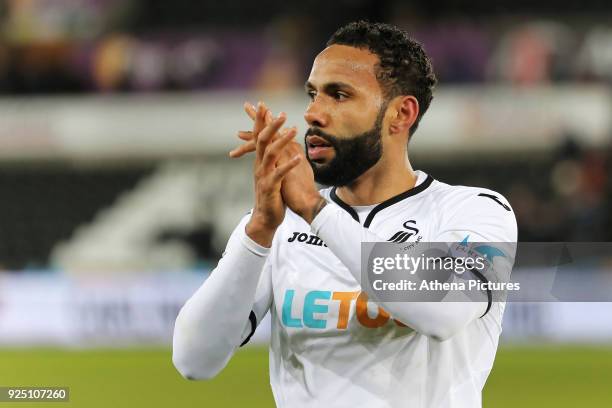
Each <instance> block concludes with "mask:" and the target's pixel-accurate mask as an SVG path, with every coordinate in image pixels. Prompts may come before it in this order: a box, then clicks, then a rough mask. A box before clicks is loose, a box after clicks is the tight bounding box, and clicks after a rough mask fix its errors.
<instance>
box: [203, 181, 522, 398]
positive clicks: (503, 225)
mask: <svg viewBox="0 0 612 408" xmlns="http://www.w3.org/2000/svg"><path fill="white" fill-rule="evenodd" d="M417 175H418V180H417V185H416V186H415V187H414V188H412V189H410V190H408V191H407V192H405V193H403V194H400V195H398V196H396V197H393V198H391V199H389V200H387V201H385V202H383V203H380V204H378V205H375V206H367V207H356V208H352V207H350V206H348V205H347V204H345V203H343V202H342V201H341V200H340V199H339V198H338V197H337V195H336V194H335V189H334V188H329V189H325V190H322V191H321V194H322V195H323V196H324V197H325V198H326V199H327V200H328V202H329V203H328V205H327V206H326V207H324V208H323V210H322V211H321V213H320V214H319V215H318V216H317V217H316V218H315V220H314V221H313V223H312V225H309V224H308V223H306V222H305V221H304V220H303V219H302V218H301V217H299V216H298V215H296V214H295V213H293V212H292V211H290V210H288V211H287V213H286V217H285V219H284V221H283V223H282V225H281V226H280V227H279V228H278V230H277V231H276V234H275V236H274V240H273V243H272V247H271V249H270V251H269V253H268V255H267V258H266V260H265V264H264V266H263V272H262V274H261V276H260V278H259V283H258V285H257V288H256V292H255V297H254V301H253V308H252V313H251V316H250V323H249V324H247V327H246V329H244V332H243V335H242V338H241V339H240V342H241V343H244V341H245V340H248V338H249V337H250V334H252V331H253V330H254V328H255V327H256V325H257V324H258V322H260V321H261V320H262V319H263V317H264V315H265V314H266V313H267V312H268V311H269V312H270V313H271V317H272V337H271V343H270V382H271V385H272V391H273V393H274V398H275V401H276V404H277V406H279V407H290V408H298V407H351V408H354V407H368V408H376V407H420V408H434V407H443V408H458V407H470V408H472V407H480V406H481V395H482V389H483V387H484V384H485V381H486V379H487V377H488V375H489V373H490V371H491V368H492V366H493V361H494V357H495V352H496V349H497V345H498V339H499V335H500V333H501V322H502V314H503V309H504V304H503V303H495V302H494V303H492V304H491V303H489V304H486V305H484V306H482V308H481V309H476V311H470V313H471V316H472V317H468V318H467V319H466V320H465V322H462V323H459V324H460V325H459V326H457V327H455V328H453V330H452V331H451V332H449V333H450V334H449V335H441V336H432V335H431V333H433V332H435V320H436V319H435V318H431V319H429V317H428V316H427V309H419V307H420V304H419V303H412V304H411V303H409V302H401V303H402V305H401V307H403V308H404V309H397V310H398V311H394V310H393V309H392V307H391V305H389V306H390V307H391V308H387V305H386V304H385V305H384V306H385V307H384V308H383V307H380V306H379V305H376V304H374V303H373V302H371V301H370V302H369V301H368V299H367V295H366V294H365V292H364V291H363V290H362V288H361V287H360V284H359V283H358V282H359V281H358V279H357V276H356V275H358V273H359V272H356V270H358V269H360V262H361V259H360V253H359V248H360V246H359V244H360V242H361V241H365V240H377V241H395V242H418V241H422V242H459V241H462V240H464V239H465V238H466V237H469V240H470V241H480V242H516V239H517V227H516V220H515V217H514V213H513V212H512V210H511V208H510V206H509V205H508V203H507V201H506V199H505V198H503V197H502V196H501V195H500V194H498V193H496V192H493V191H490V190H486V189H482V188H473V187H464V186H450V185H448V184H445V183H441V182H439V181H436V180H434V179H433V178H432V177H431V176H428V175H426V174H425V173H423V172H417ZM248 218H249V217H246V218H245V219H244V220H243V221H242V222H241V223H240V225H239V227H238V228H237V230H244V225H245V223H246V221H248ZM507 258H508V260H509V262H510V263H512V262H513V259H514V253H512V254H507ZM213 274H214V273H213ZM245 276H246V275H245ZM437 306H442V307H452V308H454V310H455V311H457V310H461V309H460V308H461V307H465V308H468V307H471V308H472V309H473V308H474V307H477V306H476V305H473V304H471V305H463V304H448V303H446V304H444V305H441V304H440V305H437ZM398 307H399V306H398ZM419 310H425V311H424V312H419ZM466 310H467V309H466ZM411 313H412V315H411ZM458 313H459V317H461V312H458ZM466 313H467V312H466ZM474 313H475V314H474ZM483 314H484V316H482V317H481V315H483ZM399 315H402V316H401V318H399ZM404 315H405V316H404ZM419 319H420V320H419ZM430 321H431V322H432V323H431V325H432V326H434V328H433V329H431V330H430V329H429V328H427V324H428V323H429V322H430ZM440 337H442V338H440ZM228 359H229V357H228Z"/></svg>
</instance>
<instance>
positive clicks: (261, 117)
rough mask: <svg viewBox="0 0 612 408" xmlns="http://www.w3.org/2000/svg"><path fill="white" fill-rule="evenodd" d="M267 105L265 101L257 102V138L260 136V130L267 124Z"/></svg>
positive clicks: (255, 132)
mask: <svg viewBox="0 0 612 408" xmlns="http://www.w3.org/2000/svg"><path fill="white" fill-rule="evenodd" d="M267 109H268V108H266V105H264V103H263V102H258V103H257V114H256V115H255V124H254V125H253V136H254V137H255V140H257V138H258V137H259V132H261V131H262V129H263V128H264V127H265V126H266V124H265V118H266V111H267Z"/></svg>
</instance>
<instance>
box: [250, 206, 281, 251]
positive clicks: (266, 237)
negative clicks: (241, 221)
mask: <svg viewBox="0 0 612 408" xmlns="http://www.w3.org/2000/svg"><path fill="white" fill-rule="evenodd" d="M276 228H277V227H275V226H270V225H267V224H266V223H265V222H262V221H261V220H259V219H258V217H257V216H256V215H255V214H253V216H251V220H250V221H249V222H248V223H247V225H246V226H245V228H244V231H245V233H246V234H247V236H248V237H249V238H251V239H252V240H253V241H255V242H256V243H257V244H259V245H261V246H263V247H265V248H270V247H271V246H272V239H273V238H274V233H275V232H276Z"/></svg>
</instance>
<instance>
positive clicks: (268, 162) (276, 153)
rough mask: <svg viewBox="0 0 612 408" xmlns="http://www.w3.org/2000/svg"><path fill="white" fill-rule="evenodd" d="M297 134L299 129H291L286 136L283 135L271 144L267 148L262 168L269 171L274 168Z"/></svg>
mask: <svg viewBox="0 0 612 408" xmlns="http://www.w3.org/2000/svg"><path fill="white" fill-rule="evenodd" d="M296 134H297V129H295V128H291V129H289V130H287V132H285V133H284V134H282V135H281V136H280V137H279V138H278V139H276V140H275V141H274V142H272V143H270V145H269V146H268V147H267V148H266V151H265V153H264V158H263V161H262V163H261V164H262V167H263V168H264V169H269V168H270V167H273V166H274V164H275V163H276V161H277V160H278V158H279V157H280V155H281V153H282V151H283V149H284V147H285V146H286V145H287V144H289V142H291V140H293V138H294V137H295V135H296Z"/></svg>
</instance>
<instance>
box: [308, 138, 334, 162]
mask: <svg viewBox="0 0 612 408" xmlns="http://www.w3.org/2000/svg"><path fill="white" fill-rule="evenodd" d="M306 148H307V149H308V157H309V158H310V160H312V161H321V160H325V159H326V158H328V156H329V155H330V154H331V152H332V151H333V149H334V148H333V147H332V145H331V144H330V143H329V142H327V141H326V140H325V139H323V138H322V137H319V136H308V137H307V138H306Z"/></svg>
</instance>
